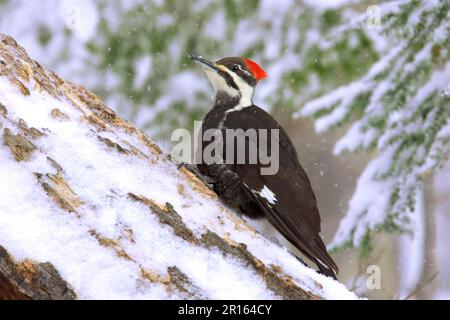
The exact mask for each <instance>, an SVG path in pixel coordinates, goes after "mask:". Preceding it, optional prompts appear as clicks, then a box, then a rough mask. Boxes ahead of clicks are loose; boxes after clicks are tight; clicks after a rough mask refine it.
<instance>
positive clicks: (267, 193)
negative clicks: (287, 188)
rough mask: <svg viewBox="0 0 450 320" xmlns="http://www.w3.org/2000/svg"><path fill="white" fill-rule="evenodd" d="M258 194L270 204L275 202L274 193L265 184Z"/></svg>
mask: <svg viewBox="0 0 450 320" xmlns="http://www.w3.org/2000/svg"><path fill="white" fill-rule="evenodd" d="M258 194H259V195H260V196H261V197H263V198H264V199H266V200H267V201H268V202H269V203H270V204H275V202H277V198H276V196H275V193H273V192H272V190H270V189H269V188H267V186H264V188H262V190H261V191H259V192H258Z"/></svg>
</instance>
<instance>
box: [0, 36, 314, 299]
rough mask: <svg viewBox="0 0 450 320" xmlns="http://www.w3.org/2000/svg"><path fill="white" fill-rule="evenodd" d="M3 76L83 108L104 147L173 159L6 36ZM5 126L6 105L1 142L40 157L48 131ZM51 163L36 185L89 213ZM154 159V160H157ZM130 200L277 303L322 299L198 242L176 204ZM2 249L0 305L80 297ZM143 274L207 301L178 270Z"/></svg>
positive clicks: (113, 245) (210, 238)
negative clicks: (260, 284) (242, 268)
mask: <svg viewBox="0 0 450 320" xmlns="http://www.w3.org/2000/svg"><path fill="white" fill-rule="evenodd" d="M0 77H3V78H6V79H8V80H9V81H10V83H11V84H13V85H14V86H15V87H16V88H18V90H19V91H20V93H21V94H22V95H24V96H28V95H30V90H33V91H37V92H44V93H46V94H49V95H51V96H53V97H55V98H64V99H65V100H67V101H69V102H71V103H72V104H73V107H74V108H77V109H78V110H79V111H80V112H82V113H83V114H84V116H83V117H82V118H83V121H85V123H87V124H88V125H89V126H91V127H92V131H93V132H95V134H96V135H97V137H98V139H99V141H101V142H103V143H104V144H105V145H106V146H107V147H108V148H111V149H112V150H114V151H116V152H119V153H121V154H125V155H128V156H130V157H139V158H147V159H148V157H147V156H146V155H145V154H144V152H142V151H141V150H139V148H137V147H136V146H134V145H132V144H130V143H128V142H126V141H123V143H122V142H121V143H120V144H119V143H116V142H113V141H111V140H110V139H108V138H105V137H103V136H102V133H103V132H107V131H114V130H121V131H125V132H127V133H130V134H133V135H134V136H137V137H138V138H139V140H140V142H141V143H143V145H145V146H146V148H148V150H151V152H152V153H153V155H156V156H157V157H159V158H164V159H166V161H170V159H169V158H168V157H167V156H166V155H164V154H163V153H162V152H161V150H160V149H159V148H158V146H157V145H155V144H154V143H153V142H152V141H151V140H150V139H149V138H148V137H147V136H146V135H145V134H144V133H143V132H142V131H140V130H139V129H137V128H136V127H134V126H133V125H132V124H131V123H129V122H127V121H124V120H123V119H121V118H120V117H119V116H118V115H116V114H115V113H114V112H113V111H111V110H110V109H108V108H107V107H106V106H105V105H104V103H103V102H102V101H101V99H100V98H98V97H97V96H95V95H94V94H92V93H90V92H89V91H88V90H86V89H85V88H84V87H82V86H79V85H75V84H73V83H70V82H68V81H64V80H62V79H61V78H59V77H58V76H57V75H56V74H54V73H53V72H51V71H48V70H45V69H44V68H43V67H42V66H41V65H40V64H39V63H38V62H36V61H33V60H32V59H30V58H29V57H28V55H27V54H26V52H25V50H24V49H23V48H21V47H20V46H19V45H18V44H17V43H16V42H15V41H14V39H12V38H11V37H8V36H5V35H1V34H0ZM30 83H32V84H33V85H34V88H29V87H28V86H29V84H30ZM51 116H52V117H53V118H54V119H56V120H58V121H68V120H69V116H68V115H66V114H64V113H63V112H62V111H60V110H58V109H54V110H53V111H52V112H51ZM2 118H3V119H2ZM2 121H6V122H8V123H11V122H12V121H13V120H12V119H11V118H10V117H9V116H8V110H7V108H6V107H5V106H4V105H2V104H1V101H0V134H1V135H2V139H0V143H3V144H4V145H5V146H6V147H7V148H8V149H9V150H10V152H11V154H12V155H13V157H14V159H15V160H16V161H18V162H21V161H27V159H29V158H30V156H31V155H32V154H33V153H34V152H37V151H36V149H37V148H36V144H35V141H37V140H38V139H40V138H42V137H43V136H45V135H47V134H48V132H45V130H42V129H40V130H39V129H36V128H30V127H29V126H28V125H27V123H25V121H23V120H19V121H18V122H17V123H14V125H15V126H16V127H17V128H19V129H20V133H18V134H13V133H12V132H11V131H10V130H9V129H8V128H4V129H3V128H1V126H2ZM4 123H5V122H4ZM39 152H42V151H39ZM47 160H48V162H49V163H50V164H51V166H52V167H53V168H54V169H55V170H56V172H57V173H56V174H54V173H34V176H35V178H36V181H37V182H38V183H39V185H40V186H42V188H43V190H45V192H46V194H47V195H48V197H49V199H51V200H52V201H54V202H55V203H56V204H57V205H58V206H59V207H60V208H61V209H62V210H64V211H67V212H68V213H69V214H75V215H81V214H83V213H82V212H80V210H79V209H80V207H82V206H83V204H84V202H83V199H81V198H80V197H79V196H78V195H77V194H76V193H75V192H74V191H73V190H72V188H71V186H70V184H69V183H68V182H67V181H66V179H65V175H64V168H62V167H61V165H59V164H58V163H57V162H56V161H54V160H53V159H51V158H50V157H47ZM148 160H150V161H151V159H148ZM180 174H181V175H182V176H184V178H185V179H186V180H187V181H188V182H189V184H190V185H191V186H192V187H193V189H195V190H196V191H197V192H198V193H200V194H202V195H203V196H204V197H209V198H216V195H215V194H214V193H213V192H211V191H210V190H209V189H208V188H207V187H206V186H205V185H204V183H203V182H202V181H200V180H199V179H198V178H197V177H196V176H195V175H193V174H192V173H191V172H189V171H187V170H186V169H185V168H180ZM0 183H1V182H0ZM178 191H179V193H180V194H183V192H184V191H183V188H182V186H180V188H179V190H178ZM128 195H129V198H130V199H132V200H133V201H136V202H139V203H141V204H143V205H145V206H146V207H148V210H149V212H150V213H152V214H154V215H156V217H157V218H158V219H159V221H160V223H161V224H165V225H168V226H170V227H171V228H172V229H173V231H174V233H175V235H176V236H178V237H180V238H181V239H184V240H185V241H187V242H189V243H190V244H193V245H196V246H199V247H202V248H208V249H211V250H212V249H214V250H220V251H221V252H223V254H224V255H228V256H232V257H234V258H236V259H239V260H241V261H242V262H243V263H244V264H245V265H247V266H248V267H249V268H251V269H253V270H254V272H255V273H256V274H258V275H260V276H261V277H262V278H263V279H264V281H265V283H266V285H267V288H268V290H271V291H272V292H273V293H275V294H276V295H278V296H279V297H281V298H284V299H322V297H320V296H318V295H317V294H314V293H312V292H310V291H308V290H306V289H304V288H302V287H301V286H300V285H299V284H298V283H296V282H295V281H293V280H292V278H291V277H290V276H289V275H287V274H286V272H284V270H283V267H282V266H276V265H265V264H264V263H263V262H262V261H260V260H259V259H257V258H256V257H255V256H254V254H252V253H251V252H250V251H249V250H247V246H246V245H245V244H242V243H235V242H234V241H232V240H230V239H226V238H223V237H220V236H219V235H218V234H217V233H215V232H213V231H211V230H207V231H206V232H205V233H204V234H203V235H201V236H200V237H199V236H195V235H194V232H193V231H192V230H190V229H189V228H188V227H187V226H186V225H185V223H184V222H183V219H182V217H181V216H180V215H179V214H178V213H177V212H176V211H175V210H174V208H173V206H172V205H171V204H170V203H166V204H165V205H160V204H157V203H156V202H154V201H153V200H152V199H147V198H145V197H143V196H141V195H137V194H132V193H129V194H128ZM224 210H226V209H224ZM0 214H2V212H0ZM228 218H229V219H230V221H231V222H232V223H234V225H235V226H236V227H237V228H241V229H243V230H247V232H250V233H254V232H255V231H254V230H253V229H252V228H251V227H249V226H248V225H247V224H246V223H245V222H243V221H242V220H240V219H239V218H238V217H237V216H236V215H234V214H232V213H230V214H228ZM128 233H129V237H130V238H132V237H133V231H132V230H129V232H128ZM91 236H92V237H94V238H95V239H97V240H98V242H99V243H100V244H101V245H102V246H104V247H106V248H108V249H111V250H113V251H114V252H115V253H116V255H117V256H119V257H120V258H123V259H127V260H130V261H132V260H133V259H132V258H131V257H130V255H129V254H128V253H127V252H126V250H125V249H124V248H122V247H121V246H120V244H119V243H118V242H117V241H116V240H115V239H107V238H104V237H102V236H101V235H100V234H99V233H97V232H96V231H95V230H92V231H91ZM1 245H2V244H1V243H0V299H76V298H77V294H76V291H75V290H74V289H73V288H72V286H71V285H70V284H69V283H67V282H66V281H65V280H64V279H63V277H62V276H61V275H60V274H59V273H58V271H57V270H56V269H55V268H54V267H53V265H52V264H51V263H50V262H47V263H38V262H34V261H30V260H25V261H17V260H16V259H15V258H14V257H13V256H12V255H11V253H8V252H7V248H6V249H5V248H3V247H1ZM141 271H142V272H141V277H142V279H145V280H147V281H150V282H158V283H161V284H163V285H164V286H165V287H166V288H167V290H169V291H173V292H177V293H178V294H179V295H181V296H183V297H185V298H190V299H202V298H207V297H206V295H205V293H204V292H203V291H202V288H198V287H196V286H195V285H193V284H192V282H191V280H190V279H189V277H188V276H187V275H186V274H184V273H183V272H182V271H181V270H180V269H179V268H178V267H177V266H170V267H168V268H167V273H166V274H164V275H161V274H157V273H155V272H153V271H151V270H145V269H142V270H141ZM316 286H317V287H318V288H321V284H319V283H316ZM319 290H320V289H319Z"/></svg>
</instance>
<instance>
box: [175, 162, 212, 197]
mask: <svg viewBox="0 0 450 320" xmlns="http://www.w3.org/2000/svg"><path fill="white" fill-rule="evenodd" d="M183 167H184V168H186V169H187V170H188V171H190V172H191V173H193V174H194V175H195V176H196V177H197V178H199V179H200V180H201V181H203V183H204V184H205V185H206V186H207V187H208V188H209V189H211V190H212V191H214V180H213V179H212V178H211V177H208V176H205V175H203V174H201V173H200V171H199V170H198V168H197V166H196V165H194V164H189V163H181V164H179V165H178V169H180V168H183Z"/></svg>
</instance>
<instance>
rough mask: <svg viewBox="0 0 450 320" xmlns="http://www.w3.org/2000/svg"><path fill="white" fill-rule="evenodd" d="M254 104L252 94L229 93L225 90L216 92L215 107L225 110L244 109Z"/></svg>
mask: <svg viewBox="0 0 450 320" xmlns="http://www.w3.org/2000/svg"><path fill="white" fill-rule="evenodd" d="M251 105H253V102H252V97H251V96H241V95H235V96H232V95H229V94H228V93H227V92H225V91H218V92H217V94H216V101H215V107H217V108H220V109H223V111H224V112H232V111H237V110H242V109H244V108H246V107H250V106H251Z"/></svg>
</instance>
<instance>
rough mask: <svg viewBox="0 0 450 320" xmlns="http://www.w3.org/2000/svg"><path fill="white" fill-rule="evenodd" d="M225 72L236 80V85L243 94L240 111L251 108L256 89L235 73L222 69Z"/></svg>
mask: <svg viewBox="0 0 450 320" xmlns="http://www.w3.org/2000/svg"><path fill="white" fill-rule="evenodd" d="M221 69H222V70H223V71H225V72H226V73H228V74H229V75H230V76H231V77H232V78H233V80H234V83H236V85H237V87H238V88H239V91H240V92H241V100H240V101H239V106H240V110H242V108H245V107H250V106H251V105H252V104H253V102H252V97H253V93H254V91H255V88H253V87H252V86H251V85H249V84H248V83H247V82H246V81H245V80H243V79H242V78H241V77H239V76H238V75H237V74H235V73H234V72H231V71H230V70H228V68H225V67H223V68H221Z"/></svg>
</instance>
